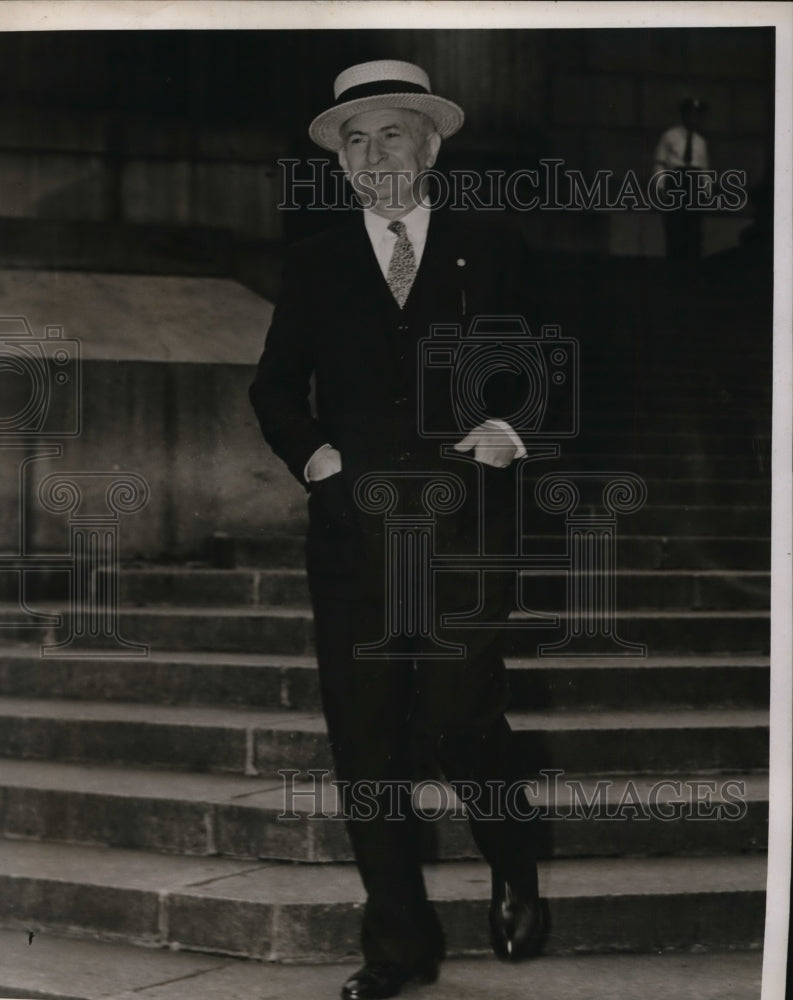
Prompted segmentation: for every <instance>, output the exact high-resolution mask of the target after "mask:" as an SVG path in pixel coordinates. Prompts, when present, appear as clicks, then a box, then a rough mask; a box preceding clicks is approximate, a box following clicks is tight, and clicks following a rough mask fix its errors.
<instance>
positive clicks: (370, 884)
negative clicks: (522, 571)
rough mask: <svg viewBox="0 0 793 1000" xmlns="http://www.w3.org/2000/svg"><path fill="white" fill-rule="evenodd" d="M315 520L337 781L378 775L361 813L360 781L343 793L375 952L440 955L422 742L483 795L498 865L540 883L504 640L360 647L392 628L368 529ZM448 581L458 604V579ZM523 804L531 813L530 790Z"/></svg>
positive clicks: (317, 609) (382, 956)
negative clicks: (420, 804)
mask: <svg viewBox="0 0 793 1000" xmlns="http://www.w3.org/2000/svg"><path fill="white" fill-rule="evenodd" d="M318 520H319V519H316V518H315V523H314V524H313V526H312V531H311V532H310V535H309V544H308V568H309V584H310V587H311V595H312V602H313V608H314V621H315V632H316V648H317V660H318V664H319V677H320V687H321V692H322V703H323V710H324V713H325V718H326V721H327V726H328V733H329V738H330V744H331V749H332V752H333V758H334V762H335V767H336V776H337V778H338V779H340V780H341V781H342V782H349V783H351V784H352V783H368V784H366V786H365V788H366V796H367V802H368V803H369V807H368V808H365V809H362V808H360V803H356V796H355V794H353V792H352V791H351V789H350V788H348V789H347V791H346V792H345V794H343V797H342V800H343V804H344V806H345V812H346V813H347V815H348V818H347V821H346V822H347V829H348V833H349V836H350V841H351V844H352V849H353V853H354V856H355V860H356V863H357V865H358V869H359V872H360V875H361V879H362V881H363V885H364V888H365V890H366V896H367V900H366V906H365V909H364V914H363V927H362V949H363V953H364V958H365V959H366V960H367V961H391V962H402V963H412V962H416V961H420V960H421V959H423V958H426V957H430V956H435V957H442V955H443V950H444V942H443V933H442V930H441V927H440V924H439V922H438V918H437V916H436V914H435V912H434V910H433V908H432V907H431V905H430V904H429V903H428V901H427V893H426V889H425V885H424V880H423V876H422V871H421V864H420V853H419V836H418V823H419V822H420V821H419V820H417V819H416V817H415V816H414V814H413V813H412V810H411V805H410V798H411V796H410V787H409V782H410V779H411V778H412V777H413V776H414V765H415V759H416V756H415V750H416V748H417V747H418V748H419V749H420V756H421V757H422V758H424V759H427V757H430V756H431V757H432V758H434V760H435V761H436V762H437V764H438V765H439V766H440V769H441V770H442V771H443V774H444V775H445V777H446V778H447V780H448V781H449V782H450V783H451V785H452V786H453V787H454V788H455V791H457V792H458V795H459V796H460V798H462V799H463V801H466V800H467V799H468V800H471V797H472V796H473V801H472V802H471V808H469V809H468V816H469V821H470V825H471V831H472V834H473V837H474V840H475V842H476V844H477V846H478V848H479V850H480V851H481V852H482V854H483V856H484V857H485V859H486V860H487V861H488V863H489V864H490V865H491V867H492V868H493V869H494V870H495V871H496V872H498V873H500V874H502V875H503V876H504V877H505V878H507V879H508V880H509V881H511V882H513V883H514V884H516V885H517V886H519V887H520V888H521V889H522V890H523V891H524V892H525V893H528V894H531V893H533V892H535V891H536V888H537V869H536V854H535V840H536V837H535V829H534V826H533V824H532V823H529V822H527V821H526V820H525V819H521V818H519V816H518V815H517V810H516V809H514V808H510V803H509V802H508V801H506V800H505V793H506V792H507V790H508V789H510V788H512V794H514V786H515V783H516V782H518V781H519V780H520V778H521V777H524V775H522V774H521V773H520V768H519V767H518V766H517V762H516V755H515V752H514V748H513V745H512V742H513V741H512V733H511V731H510V728H509V725H508V723H507V721H506V719H505V718H504V711H505V708H506V705H507V697H508V687H507V678H506V669H505V666H504V661H503V658H502V656H501V652H500V637H499V635H498V630H494V629H481V630H480V629H455V630H453V631H452V630H446V632H445V633H444V634H443V638H444V639H447V640H450V641H455V640H458V641H462V642H463V643H464V645H465V647H466V655H465V657H464V658H462V659H455V660H443V659H441V660H437V659H433V660H426V659H421V657H417V658H416V659H415V660H413V659H397V660H382V659H363V658H358V657H356V656H354V655H353V646H354V645H355V644H356V643H359V642H362V641H370V640H372V639H377V638H378V637H380V636H381V635H382V631H383V606H382V600H383V597H384V595H383V592H382V589H381V588H379V587H378V586H377V585H376V583H377V581H376V580H375V579H374V578H373V577H372V579H371V582H372V587H371V588H367V587H363V588H362V587H360V585H359V584H360V579H358V578H356V576H355V574H356V573H360V572H361V571H362V565H363V564H362V562H361V561H360V559H359V558H358V555H359V554H360V548H359V546H360V537H359V535H358V534H356V533H355V532H352V533H345V532H344V531H341V532H338V531H333V530H331V531H330V532H328V531H327V530H326V528H325V526H322V527H320V526H319V525H318V524H317V523H316V522H317V521H318ZM356 553H357V554H358V555H357V554H356ZM439 590H440V597H439V606H440V610H443V609H444V606H445V604H448V602H445V601H444V587H443V586H441V587H440V588H439ZM446 590H447V591H448V594H447V596H449V599H450V601H451V603H452V604H453V605H458V606H459V601H460V599H461V595H460V592H459V587H452V588H446ZM508 596H509V592H508V590H507V588H506V587H504V588H501V589H498V588H496V589H495V590H493V589H491V591H490V598H489V606H488V607H487V608H486V613H487V618H488V620H489V621H493V620H503V619H504V618H505V617H506V615H507V614H508V611H509V604H508ZM449 606H450V605H449ZM373 783H379V786H377V785H374V784H373ZM488 783H489V784H488ZM356 787H358V788H360V787H362V786H361V785H357V786H356ZM521 794H522V793H521ZM523 806H524V808H523V809H521V810H520V811H521V812H523V813H524V815H525V799H524V800H523Z"/></svg>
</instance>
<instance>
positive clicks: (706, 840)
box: [0, 435, 769, 962]
mask: <svg viewBox="0 0 793 1000" xmlns="http://www.w3.org/2000/svg"><path fill="white" fill-rule="evenodd" d="M664 441H665V445H666V447H667V448H669V454H666V455H665V454H659V452H658V451H656V454H655V455H653V456H651V457H648V458H646V459H643V458H642V457H641V454H636V455H634V457H633V459H632V460H631V462H630V463H629V465H630V468H632V469H636V470H640V471H641V472H642V474H645V475H647V482H648V494H649V496H650V498H651V500H650V501H648V505H647V507H646V508H645V509H644V510H642V511H640V512H638V513H637V514H636V515H634V516H633V517H634V521H633V523H632V524H631V517H630V516H626V518H625V519H624V527H625V531H624V533H621V535H620V539H619V542H618V552H619V578H618V582H617V593H618V606H619V613H618V619H617V620H618V628H619V630H620V634H621V635H622V636H623V637H624V638H628V639H633V640H634V641H641V642H645V643H646V644H647V646H648V655H647V656H646V657H644V658H642V657H616V656H615V657H602V656H601V657H587V658H572V657H571V658H565V657H536V656H535V651H536V646H537V642H538V640H540V641H543V642H545V641H553V639H554V638H557V637H558V636H559V635H560V634H561V632H560V629H561V628H562V627H563V625H564V615H562V620H561V622H560V626H559V629H556V630H554V629H553V628H551V629H549V628H544V629H534V628H519V629H515V630H513V631H512V632H510V635H509V639H508V643H509V657H510V659H509V667H510V675H511V681H512V691H513V708H512V712H511V715H510V718H511V721H512V724H513V726H514V728H515V729H516V731H517V734H518V736H517V742H518V747H519V752H520V753H521V755H522V760H523V762H524V763H525V765H526V767H527V769H529V768H532V767H537V766H539V767H542V768H545V769H547V770H548V771H549V772H550V773H549V775H546V776H545V777H544V779H543V781H541V782H540V785H539V787H538V790H537V793H536V798H535V801H536V804H537V805H538V806H539V807H541V808H546V809H548V810H550V815H549V818H548V819H547V821H545V822H544V823H543V824H542V839H543V843H542V856H543V860H542V863H541V880H542V890H543V893H544V895H545V896H546V897H547V898H548V901H549V905H550V911H551V917H552V930H551V934H550V937H549V940H548V943H547V947H546V951H547V953H548V954H550V955H565V954H573V953H579V952H605V951H628V952H647V951H659V950H660V951H663V950H670V949H671V950H677V949H684V950H689V949H692V948H694V949H708V950H713V949H715V950H719V949H755V948H758V947H760V946H761V944H762V934H763V915H764V887H765V874H766V871H765V868H766V866H765V855H764V853H763V852H764V849H765V845H766V825H767V805H768V787H767V779H766V775H765V769H766V766H767V743H768V720H767V699H768V661H767V652H768V631H769V629H768V612H767V606H768V592H769V577H768V542H767V535H768V484H767V482H766V481H763V479H762V478H761V477H758V476H757V475H754V477H752V476H751V472H752V470H751V469H750V468H749V466H750V464H751V459H749V458H743V459H741V458H735V459H733V458H732V457H729V456H726V455H725V457H723V458H718V457H717V458H716V459H712V460H710V462H711V468H715V469H716V475H715V476H714V478H713V479H712V480H711V481H710V483H709V484H708V482H707V481H706V480H703V479H701V478H700V479H697V480H696V481H695V480H693V479H692V480H687V479H686V478H685V475H686V462H685V461H683V462H680V463H677V467H678V468H679V469H682V475H681V474H678V477H677V478H671V474H672V472H673V468H674V465H675V462H674V447H673V446H674V444H675V442H674V441H670V437H669V435H666V436H664ZM732 443H733V444H734V439H732ZM645 444H647V442H646V441H645ZM650 444H651V442H650ZM677 445H678V447H679V448H682V445H683V440H682V438H681V439H680V440H679V441H678V442H677ZM648 451H649V445H648ZM590 454H591V452H590ZM601 461H602V462H604V463H606V464H604V465H602V466H601V467H603V468H609V467H612V466H610V465H609V464H607V463H608V459H607V458H606V457H605V455H604V456H601ZM625 464H626V463H625V462H624V461H623V463H622V465H623V467H624V466H625ZM552 466H553V463H549V467H552ZM727 466H729V467H730V469H731V475H732V476H733V477H734V478H732V479H729V480H727V479H724V478H723V470H724V469H726V467H727ZM541 471H543V470H542V469H539V467H538V473H539V472H541ZM694 482H696V489H697V490H698V492H699V496H698V497H697V499H699V500H702V501H703V502H702V503H700V504H692V503H687V502H685V498H686V486H687V484H689V483H694ZM653 483H657V484H658V485H657V488H655V489H654V487H653ZM692 488H693V487H692ZM703 492H704V494H705V495H703ZM653 501H655V502H653ZM661 524H663V525H664V527H665V532H664V534H661V533H660V532H659V531H658V526H659V525H661ZM540 527H542V526H540ZM532 530H533V531H534V530H535V529H534V528H533V529H532ZM550 530H551V529H550V528H549V532H550ZM537 531H538V533H537V539H538V544H541V545H542V546H543V550H548V549H552V548H553V546H554V544H557V543H558V544H559V545H562V544H563V536H562V535H560V534H559V533H558V528H557V533H556V534H553V533H552V532H551V533H548V532H544V531H541V530H539V529H537ZM738 532H739V533H738ZM529 541H531V539H529ZM301 549H302V542H301V540H300V539H297V538H293V537H269V538H247V539H243V538H240V539H234V540H231V541H229V540H225V541H224V542H223V551H222V555H223V559H224V561H228V560H229V559H231V561H233V562H234V563H235V566H234V568H228V569H220V568H216V567H213V566H211V565H208V564H203V565H180V566H150V565H140V566H132V565H129V566H126V567H125V568H124V570H123V572H122V600H123V608H122V614H121V633H122V634H123V635H124V637H125V638H127V639H130V640H134V641H137V642H148V643H149V644H150V645H151V653H150V655H149V657H148V658H146V659H137V660H135V659H120V658H113V657H107V658H101V657H100V658H84V659H80V658H75V659H65V658H64V659H58V658H50V657H46V658H43V657H42V656H41V655H40V650H39V643H40V642H41V641H42V640H44V639H47V638H49V639H53V638H55V637H56V632H55V631H54V630H51V631H50V633H49V635H47V634H46V633H44V632H42V631H38V630H31V629H24V630H23V629H19V628H14V627H13V626H8V627H7V628H6V629H5V637H6V644H5V648H4V651H3V656H2V660H0V693H1V697H0V756H2V758H3V760H2V766H0V775H1V777H0V795H2V831H0V832H1V833H2V838H3V839H2V840H1V841H0V857H1V858H2V861H1V862H0V871H1V872H2V874H0V886H1V888H0V919H1V920H2V923H3V925H5V926H6V927H10V928H14V927H16V928H19V929H23V928H24V929H28V928H29V929H31V930H34V931H37V932H38V933H42V932H45V931H46V932H57V933H66V934H69V935H77V936H86V937H93V938H99V939H102V940H105V939H107V940H120V941H125V942H132V943H136V944H149V945H162V946H164V945H169V946H171V947H176V948H179V949H187V950H196V951H206V952H213V953H221V954H225V955H234V956H246V957H254V958H260V959H269V960H290V961H298V962H316V961H318V960H321V959H326V960H342V959H344V958H346V957H349V956H351V955H354V954H355V953H356V952H357V949H358V920H359V916H360V912H359V911H360V906H361V902H362V894H361V889H360V886H359V882H358V877H357V874H356V872H355V869H354V867H353V865H352V864H351V863H350V852H349V847H348V845H347V841H346V836H345V832H344V828H343V824H342V823H341V822H340V821H339V820H338V818H337V816H336V815H335V813H336V808H335V797H334V794H333V792H334V790H333V787H332V785H331V784H330V783H329V782H325V783H324V785H323V783H322V782H321V781H320V780H319V779H318V776H317V775H313V776H312V774H311V773H310V772H311V770H312V769H321V768H328V767H329V765H330V761H329V755H328V750H327V747H326V742H325V732H324V724H323V720H322V716H321V713H320V711H319V701H318V691H317V677H316V671H315V664H314V659H313V655H312V648H313V647H312V628H311V615H310V610H309V606H308V599H307V591H306V582H305V577H304V574H303V571H302V569H301V568H300V563H301ZM216 551H217V550H216ZM57 583H58V581H57V580H56V579H55V575H53V576H52V577H51V578H48V577H47V576H46V575H41V577H40V578H39V580H38V586H37V589H36V594H35V596H36V598H37V601H38V604H37V606H41V607H45V606H46V607H57V606H58V599H57V598H58V595H57ZM524 583H525V592H524V598H525V599H526V600H527V601H528V602H529V603H531V604H532V606H536V607H537V608H538V609H539V610H552V609H554V608H555V609H557V610H559V609H560V608H563V607H564V590H563V579H562V578H561V577H560V575H559V574H558V573H556V574H555V575H554V573H553V572H543V571H536V572H533V573H531V574H527V577H526V580H525V581H524ZM5 596H7V597H8V596H10V595H8V594H7V595H5ZM13 610H14V609H13V605H10V604H6V606H5V611H4V612H3V613H4V614H5V617H6V621H7V622H8V621H9V620H10V618H9V616H10V615H11V614H12V613H13ZM0 621H1V619H0ZM283 769H287V770H288V776H287V777H286V778H284V777H283V776H282V775H279V771H281V770H283ZM554 772H557V777H556V779H554ZM443 787H445V786H441V785H440V784H438V783H430V782H425V784H424V787H423V789H422V792H423V794H422V796H421V797H420V806H421V807H422V808H423V810H424V812H425V815H426V817H427V822H426V824H424V826H425V830H424V834H425V838H424V840H425V843H424V852H425V857H426V859H427V862H428V867H427V873H428V884H429V887H430V892H431V894H432V896H433V897H434V898H435V899H436V900H438V906H439V911H440V914H441V917H442V920H443V921H444V924H445V926H446V928H447V933H448V939H449V950H450V953H451V954H452V955H472V954H478V953H486V952H487V950H488V943H487V937H486V919H485V913H486V906H487V900H488V894H489V880H488V876H487V870H486V868H485V866H484V865H483V864H482V862H481V861H480V860H478V859H477V854H476V850H475V848H474V845H473V843H472V841H471V838H470V835H469V832H468V826H467V823H465V822H464V821H461V817H460V814H459V808H456V805H455V803H454V802H453V800H452V798H451V797H450V796H447V797H446V798H445V799H444V798H443V795H442V793H441V789H442V788H443ZM287 791H288V792H289V793H290V795H289V797H285V796H286V793H287ZM312 813H313V814H317V813H319V814H320V815H319V816H316V815H315V816H314V817H312ZM284 814H286V816H285V815H284Z"/></svg>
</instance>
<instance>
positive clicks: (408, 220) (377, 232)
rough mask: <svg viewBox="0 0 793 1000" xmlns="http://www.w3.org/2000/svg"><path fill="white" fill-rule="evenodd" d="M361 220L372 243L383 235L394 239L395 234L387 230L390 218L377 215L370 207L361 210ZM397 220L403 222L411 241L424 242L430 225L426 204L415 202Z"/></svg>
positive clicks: (428, 210)
mask: <svg viewBox="0 0 793 1000" xmlns="http://www.w3.org/2000/svg"><path fill="white" fill-rule="evenodd" d="M363 221H364V225H365V226H366V231H367V233H368V234H369V239H370V240H371V241H372V242H373V243H374V242H375V241H378V240H381V239H382V238H383V237H384V236H389V237H391V238H392V239H396V236H395V235H394V234H393V233H391V232H389V231H388V227H389V225H390V224H391V222H392V221H393V220H392V219H386V218H384V217H383V216H382V215H377V214H376V213H375V212H373V211H372V210H371V209H370V208H365V209H364V210H363ZM399 221H400V222H404V223H405V229H406V230H407V234H408V239H409V240H410V242H411V243H413V244H415V243H417V242H421V243H422V244H423V243H424V241H425V240H426V238H427V230H428V229H429V225H430V209H429V208H428V207H427V206H426V205H422V204H421V203H419V204H417V205H416V207H415V208H412V209H411V210H410V211H409V212H408V214H407V215H403V216H402V218H401V219H400V220H399Z"/></svg>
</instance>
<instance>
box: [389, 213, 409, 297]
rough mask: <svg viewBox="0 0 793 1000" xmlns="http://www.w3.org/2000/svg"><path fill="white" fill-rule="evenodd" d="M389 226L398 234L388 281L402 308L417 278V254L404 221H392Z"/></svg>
mask: <svg viewBox="0 0 793 1000" xmlns="http://www.w3.org/2000/svg"><path fill="white" fill-rule="evenodd" d="M388 228H389V230H390V231H391V232H392V233H395V234H396V238H397V239H396V243H395V244H394V252H393V253H392V254H391V261H390V263H389V265H388V275H387V277H386V281H387V282H388V287H389V288H390V289H391V293H392V294H393V296H394V298H395V299H396V300H397V303H398V305H399V308H400V309H402V308H403V307H404V305H405V302H406V301H407V297H408V295H409V294H410V289H411V287H412V285H413V282H414V281H415V279H416V255H415V254H414V253H413V244H412V243H411V242H410V240H409V239H408V234H407V230H406V229H405V223H404V222H399V220H396V221H394V222H390V223H389V224H388Z"/></svg>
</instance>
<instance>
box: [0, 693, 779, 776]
mask: <svg viewBox="0 0 793 1000" xmlns="http://www.w3.org/2000/svg"><path fill="white" fill-rule="evenodd" d="M510 721H511V723H512V726H513V728H514V729H515V730H516V735H515V740H516V745H517V753H518V754H519V758H520V761H519V766H520V767H522V768H523V769H524V772H525V773H526V774H532V773H534V772H535V771H537V770H539V769H541V768H554V767H560V768H563V769H565V770H567V771H571V772H576V773H589V772H601V771H602V772H607V771H608V772H612V771H613V772H623V773H624V772H634V771H643V772H646V773H654V772H656V771H658V772H663V773H669V772H670V771H675V772H678V771H687V770H691V771H700V770H706V769H712V768H717V769H720V770H739V771H745V770H753V769H763V768H765V767H767V765H768V713H767V711H764V710H760V709H686V708H682V707H681V708H677V709H675V708H672V707H670V708H669V709H668V710H665V711H657V710H652V711H650V710H643V711H642V710H634V711H619V710H614V711H598V712H596V711H578V712H576V711H573V710H566V711H563V710H556V711H552V712H551V711H549V712H542V711H532V712H526V711H524V712H514V713H510ZM0 757H12V758H18V759H19V758H21V759H35V760H58V761H63V762H71V763H82V762H85V763H97V764H113V763H124V764H133V765H143V766H146V767H160V768H168V769H179V770H186V771H201V772H204V771H214V772H232V773H237V774H264V775H273V774H276V773H277V772H278V771H279V769H281V768H296V769H297V770H298V771H299V772H301V773H303V774H305V773H307V771H308V770H309V769H310V768H317V767H319V768H329V767H330V751H329V748H328V744H327V735H326V731H325V723H324V720H323V718H322V716H321V715H320V714H319V713H309V712H295V711H292V710H287V709H281V710H277V709H276V710H273V709H259V710H252V709H243V708H233V707H225V708H215V707H204V706H163V705H150V704H145V703H124V702H87V701H53V700H45V699H24V698H3V699H0Z"/></svg>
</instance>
